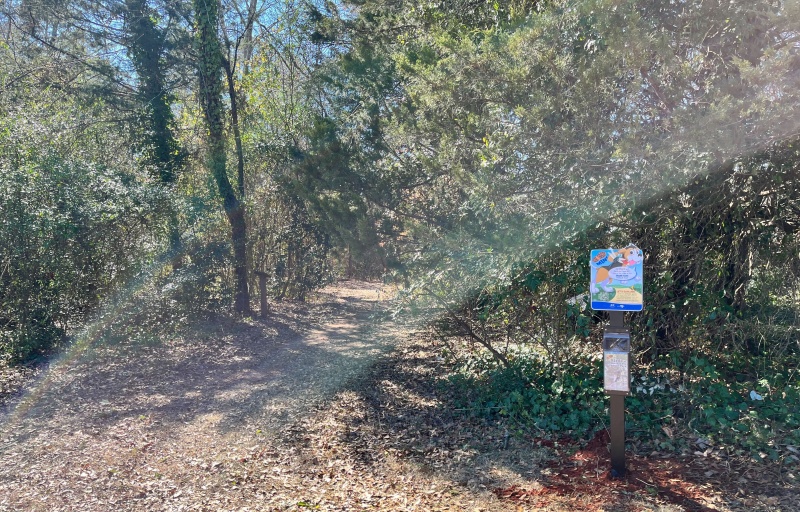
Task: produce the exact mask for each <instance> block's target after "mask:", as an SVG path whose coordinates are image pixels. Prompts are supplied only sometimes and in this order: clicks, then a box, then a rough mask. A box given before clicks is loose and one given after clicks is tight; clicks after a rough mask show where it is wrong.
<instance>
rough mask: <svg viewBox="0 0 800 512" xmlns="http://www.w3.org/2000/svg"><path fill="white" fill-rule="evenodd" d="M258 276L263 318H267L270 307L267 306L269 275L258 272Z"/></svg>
mask: <svg viewBox="0 0 800 512" xmlns="http://www.w3.org/2000/svg"><path fill="white" fill-rule="evenodd" d="M256 275H257V276H258V291H259V292H260V293H261V318H266V317H267V311H269V305H268V304H267V273H266V272H260V271H258V270H257V271H256Z"/></svg>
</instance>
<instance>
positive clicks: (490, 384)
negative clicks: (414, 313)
mask: <svg viewBox="0 0 800 512" xmlns="http://www.w3.org/2000/svg"><path fill="white" fill-rule="evenodd" d="M453 346H454V345H453V344H451V345H450V347H451V348H452V347H453ZM593 350H594V352H595V354H594V355H592V354H590V353H587V352H584V353H583V354H581V355H580V356H577V357H575V358H574V359H573V360H572V361H571V362H570V364H569V366H568V368H563V367H561V368H559V367H558V366H556V365H554V364H553V363H552V362H551V361H548V359H547V358H546V357H542V356H541V355H537V354H533V353H527V354H524V355H520V356H517V357H511V358H510V361H511V364H510V365H509V366H504V365H502V364H499V363H498V362H497V361H496V360H494V359H492V358H491V357H487V356H486V355H483V356H478V357H477V358H468V359H463V358H462V359H461V362H460V363H459V364H458V365H457V371H456V372H455V373H454V374H453V376H451V380H452V381H453V382H454V383H455V384H457V385H458V386H459V387H460V389H462V391H463V395H462V396H463V401H462V403H461V404H460V407H462V408H464V409H465V410H467V411H470V412H471V413H472V414H478V415H488V416H498V417H505V418H507V420H508V421H509V422H510V423H511V424H513V425H515V426H516V428H517V429H518V430H520V431H525V432H528V433H530V434H533V435H534V436H537V437H545V438H556V439H559V438H566V439H571V440H573V441H579V440H581V439H590V438H592V437H593V435H594V433H595V432H596V431H598V430H600V429H604V428H607V423H608V398H607V397H606V396H605V394H604V392H603V373H602V359H601V357H600V354H601V353H602V351H601V349H600V348H599V346H598V347H593ZM449 354H450V355H453V354H452V352H449ZM626 431H627V437H628V439H630V440H637V441H639V442H643V443H644V446H647V447H648V449H652V450H659V451H669V452H679V453H691V452H693V451H697V450H698V448H702V449H701V450H700V451H703V450H705V449H708V448H713V449H718V450H721V451H722V452H724V453H728V454H732V455H733V454H735V455H749V456H752V457H753V458H754V459H756V460H761V459H769V460H773V461H775V460H781V461H783V462H785V463H788V464H797V463H798V462H799V461H800V378H798V374H797V364H796V360H791V361H790V360H789V358H787V359H785V360H783V361H782V362H781V364H778V363H776V362H775V361H774V360H770V359H768V358H766V357H764V356H760V357H759V356H756V357H749V358H744V357H742V356H741V355H738V354H735V353H733V354H732V353H730V352H724V351H723V352H717V353H714V354H700V353H694V354H690V355H683V354H681V353H679V352H677V351H675V352H673V353H670V354H667V355H665V356H663V357H659V358H658V359H657V360H655V361H652V362H649V363H644V364H643V363H642V362H641V361H640V362H639V364H634V368H633V369H632V376H631V394H630V395H629V396H628V397H627V398H626Z"/></svg>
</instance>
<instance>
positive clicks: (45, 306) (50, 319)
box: [0, 136, 165, 360]
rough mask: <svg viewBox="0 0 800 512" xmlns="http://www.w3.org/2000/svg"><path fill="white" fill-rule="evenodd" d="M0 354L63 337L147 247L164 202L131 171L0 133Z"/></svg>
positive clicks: (29, 352)
mask: <svg viewBox="0 0 800 512" xmlns="http://www.w3.org/2000/svg"><path fill="white" fill-rule="evenodd" d="M0 146H2V149H3V151H0V153H1V154H2V155H3V156H2V157H0V218H2V219H3V222H2V224H0V281H1V282H2V286H1V287H0V311H2V314H0V336H2V338H1V339H0V343H2V346H0V351H2V352H3V353H5V354H9V355H10V356H11V357H12V358H14V359H17V360H20V359H26V358H29V357H33V356H35V355H37V354H41V353H42V352H45V351H47V350H49V349H50V348H52V347H53V346H54V345H56V344H58V342H60V341H61V339H62V338H63V336H64V335H65V334H66V333H67V332H68V330H69V328H70V327H72V326H73V325H74V324H75V323H78V322H80V321H81V320H82V319H84V318H86V315H88V314H90V313H91V311H92V309H93V308H94V306H96V305H97V303H98V301H99V300H100V298H101V297H103V296H104V295H105V294H107V293H108V292H109V291H110V290H113V289H114V288H115V287H116V286H118V285H120V284H122V283H125V281H126V280H127V279H129V278H131V277H132V276H133V275H135V274H136V272H137V271H138V269H139V268H140V266H139V265H140V262H141V261H142V260H141V259H139V258H138V257H132V255H137V256H141V255H143V254H146V251H147V248H148V247H151V248H154V246H156V244H157V242H156V239H154V238H153V237H152V235H151V234H150V233H149V232H148V229H147V225H148V224H149V223H151V220H152V219H153V217H152V214H153V212H154V211H157V210H158V209H159V208H161V207H162V206H163V205H164V204H165V198H164V197H163V196H161V195H160V194H159V193H158V191H153V190H151V189H149V188H148V187H147V186H146V184H144V183H142V182H140V181H138V180H137V179H136V177H135V176H132V175H130V174H126V173H124V172H119V171H116V170H112V169H108V168H103V167H99V166H96V165H94V164H92V163H89V162H85V161H82V160H80V159H72V158H70V159H66V158H64V157H62V156H60V155H58V154H56V153H54V152H53V151H51V150H47V149H40V148H37V147H35V146H32V145H30V141H19V140H15V139H14V138H12V137H9V136H6V137H0Z"/></svg>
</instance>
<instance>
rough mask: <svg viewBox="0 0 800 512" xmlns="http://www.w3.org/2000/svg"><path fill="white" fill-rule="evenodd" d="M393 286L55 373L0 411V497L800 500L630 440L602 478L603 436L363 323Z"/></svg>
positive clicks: (188, 334) (425, 343) (740, 505)
mask: <svg viewBox="0 0 800 512" xmlns="http://www.w3.org/2000/svg"><path fill="white" fill-rule="evenodd" d="M386 296H387V294H386V292H385V290H383V289H382V287H381V286H379V285H376V284H369V283H358V282H345V283H339V284H338V285H336V286H333V287H330V288H328V289H326V290H323V291H322V292H321V293H319V294H317V296H316V297H315V298H314V299H313V300H312V301H310V303H307V304H299V303H291V302H286V303H279V304H275V305H273V309H272V311H271V316H270V318H269V319H267V320H265V321H261V320H257V319H235V318H230V317H226V316H221V315H217V316H210V317H208V318H205V319H202V318H198V319H197V320H196V321H194V322H190V323H189V325H188V326H187V327H186V328H185V329H183V330H182V331H181V332H180V333H179V334H178V335H175V336H170V337H165V339H163V340H161V342H160V343H156V344H154V343H152V342H150V343H148V344H146V345H141V344H137V343H136V342H134V341H131V340H128V341H126V340H122V341H120V342H119V343H116V344H108V345H103V346H98V347H96V348H95V350H93V351H92V353H91V354H90V355H88V356H87V357H84V358H81V359H79V360H78V361H76V362H74V363H73V364H72V365H70V366H69V367H65V368H64V367H62V368H57V369H56V370H55V371H56V374H55V376H54V377H53V378H52V379H50V384H49V386H50V387H49V388H48V389H45V390H40V391H39V392H37V393H32V394H30V395H29V397H30V396H36V397H37V399H36V401H35V403H26V402H25V400H24V399H23V400H22V403H21V405H24V406H25V408H24V411H23V413H19V412H18V411H17V412H16V413H12V411H6V412H5V413H4V414H5V417H4V425H3V427H2V429H1V430H0V511H6V510H9V511H10V510H48V511H59V510H64V511H66V510H76V511H77V510H81V511H83V510H86V511H95V510H97V511H100V510H103V511H105V510H112V509H113V510H119V511H123V510H164V511H183V510H187V511H189V510H208V511H216V510H252V511H260V510H337V511H338V510H459V511H461V510H487V511H488V510H502V511H505V510H662V511H675V510H796V508H795V507H796V504H795V502H796V501H797V500H796V485H795V484H794V483H793V482H790V483H786V482H785V478H784V479H783V482H781V478H776V475H777V476H778V477H781V476H782V475H784V474H785V471H782V470H781V469H780V468H777V469H776V468H772V467H771V466H769V465H768V464H765V463H759V464H756V465H754V464H749V465H746V464H744V463H743V462H742V461H735V460H731V459H721V458H715V456H714V454H713V453H712V454H711V455H710V456H709V455H706V456H696V457H694V458H682V459H681V458H675V457H671V458H665V456H664V455H663V454H646V455H645V454H638V453H633V454H631V457H630V458H629V464H630V469H631V471H630V472H629V476H628V478H627V479H625V480H622V481H617V480H615V481H610V480H608V479H607V478H606V476H605V473H606V469H607V467H606V466H607V464H608V462H607V448H606V446H607V439H606V438H605V437H603V435H604V434H603V433H600V434H599V435H598V436H597V437H596V438H595V439H594V440H592V441H591V442H589V443H588V444H586V445H585V446H583V447H581V446H579V445H570V444H566V445H565V444H564V443H557V442H553V440H552V439H543V438H536V437H534V436H533V435H527V434H521V435H509V425H507V424H506V423H505V420H503V419H502V418H500V419H497V418H495V419H490V418H479V417H473V416H467V415H464V413H463V412H461V411H457V410H456V408H455V407H454V405H453V404H454V402H455V398H456V396H455V395H456V394H457V393H458V392H459V391H458V390H457V389H455V388H453V387H452V386H451V385H450V384H449V381H448V380H447V379H446V377H447V375H448V372H449V369H448V368H447V367H446V366H445V365H444V363H443V361H441V359H440V358H439V357H438V351H437V347H436V346H435V342H434V341H433V340H432V339H430V337H429V336H428V335H427V334H426V333H423V332H415V331H413V330H410V329H408V328H405V327H403V326H400V325H396V324H391V323H388V322H383V323H381V324H380V325H374V324H373V323H371V322H370V317H371V314H372V313H375V312H377V311H379V310H380V307H381V302H382V301H383V299H385V297H386ZM15 378H16V377H15ZM4 389H5V388H4ZM6 395H7V396H12V393H6ZM754 488H757V489H759V490H758V491H755V490H754Z"/></svg>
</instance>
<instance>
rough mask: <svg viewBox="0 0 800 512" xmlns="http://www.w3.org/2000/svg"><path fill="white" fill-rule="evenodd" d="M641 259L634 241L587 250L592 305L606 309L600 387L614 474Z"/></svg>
mask: <svg viewBox="0 0 800 512" xmlns="http://www.w3.org/2000/svg"><path fill="white" fill-rule="evenodd" d="M643 259H644V258H643V255H642V251H641V250H640V249H639V248H638V247H636V246H635V245H629V246H627V247H625V248H624V249H595V250H593V251H592V252H591V254H590V267H591V282H590V296H591V306H592V309H594V310H600V311H609V320H610V322H609V325H608V326H607V327H606V329H605V331H604V332H603V388H604V390H605V392H606V394H608V395H609V401H610V416H611V431H610V437H611V449H610V451H611V476H612V477H617V478H619V477H622V476H624V475H625V397H626V396H627V395H628V394H629V393H630V382H631V378H630V375H631V373H630V361H631V359H630V357H631V356H630V353H631V335H630V331H629V329H628V327H627V326H626V325H625V317H624V314H625V313H624V312H625V311H641V310H642V307H643V300H642V292H643V287H644V280H643V272H642V271H643V268H642V267H643V263H642V261H643Z"/></svg>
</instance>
